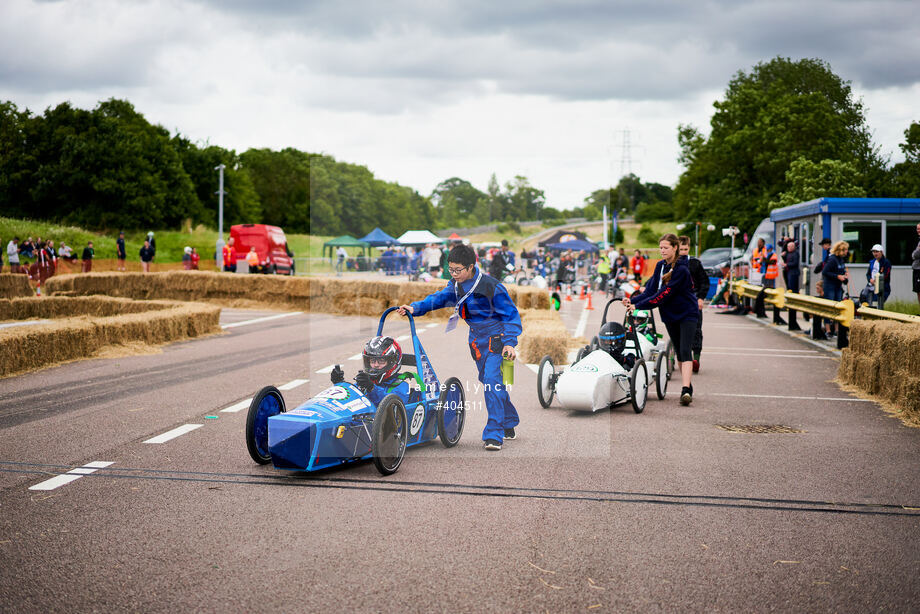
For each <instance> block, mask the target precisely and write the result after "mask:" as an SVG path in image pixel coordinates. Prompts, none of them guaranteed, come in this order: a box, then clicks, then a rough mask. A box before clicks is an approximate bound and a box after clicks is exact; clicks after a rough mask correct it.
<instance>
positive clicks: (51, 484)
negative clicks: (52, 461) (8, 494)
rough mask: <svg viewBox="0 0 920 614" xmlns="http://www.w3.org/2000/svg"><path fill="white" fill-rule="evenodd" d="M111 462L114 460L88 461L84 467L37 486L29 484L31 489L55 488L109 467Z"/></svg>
mask: <svg viewBox="0 0 920 614" xmlns="http://www.w3.org/2000/svg"><path fill="white" fill-rule="evenodd" d="M111 464H112V462H110V461H93V462H91V463H86V464H85V465H83V466H82V467H77V468H75V469H71V470H70V471H68V472H67V473H62V474H61V475H56V476H54V477H53V478H51V479H48V480H45V481H44V482H39V483H38V484H36V485H35V486H29V490H54V489H55V488H58V487H60V486H63V485H64V484H70V483H71V482H73V481H76V480H79V479H80V478H82V477H83V476H84V475H89V474H90V473H94V472H95V471H96V470H97V469H102V468H103V467H108V466H109V465H111Z"/></svg>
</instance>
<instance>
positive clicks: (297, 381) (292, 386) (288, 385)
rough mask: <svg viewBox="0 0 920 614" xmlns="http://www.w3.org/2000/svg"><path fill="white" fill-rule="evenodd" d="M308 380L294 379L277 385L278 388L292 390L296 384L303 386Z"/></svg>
mask: <svg viewBox="0 0 920 614" xmlns="http://www.w3.org/2000/svg"><path fill="white" fill-rule="evenodd" d="M309 381H310V380H308V379H295V380H292V381H290V382H288V383H287V384H285V385H284V386H278V390H293V389H294V388H297V387H298V386H303V385H304V384H306V383H307V382H309Z"/></svg>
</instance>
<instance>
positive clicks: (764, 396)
mask: <svg viewBox="0 0 920 614" xmlns="http://www.w3.org/2000/svg"><path fill="white" fill-rule="evenodd" d="M703 395H705V396H713V397H742V398H745V399H794V400H805V401H852V402H853V403H874V402H875V401H871V400H869V399H853V398H850V397H794V396H783V395H779V394H735V393H731V392H709V393H703ZM701 396H702V395H701Z"/></svg>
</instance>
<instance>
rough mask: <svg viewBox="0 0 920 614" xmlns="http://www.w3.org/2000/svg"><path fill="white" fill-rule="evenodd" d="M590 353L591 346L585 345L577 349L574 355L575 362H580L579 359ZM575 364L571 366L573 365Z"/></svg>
mask: <svg viewBox="0 0 920 614" xmlns="http://www.w3.org/2000/svg"><path fill="white" fill-rule="evenodd" d="M590 353H591V346H589V345H585V346H582V347H580V348H578V353H577V354H575V362H581V359H582V358H584V357H585V356H587V355H588V354H590ZM575 362H573V363H572V364H573V365H574V364H575Z"/></svg>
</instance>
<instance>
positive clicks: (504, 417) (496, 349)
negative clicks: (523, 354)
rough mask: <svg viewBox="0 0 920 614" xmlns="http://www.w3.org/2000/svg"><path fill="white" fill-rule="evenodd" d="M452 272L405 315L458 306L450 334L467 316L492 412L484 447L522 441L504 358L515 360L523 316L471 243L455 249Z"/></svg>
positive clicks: (449, 262) (450, 258) (449, 266)
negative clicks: (481, 265) (506, 381)
mask: <svg viewBox="0 0 920 614" xmlns="http://www.w3.org/2000/svg"><path fill="white" fill-rule="evenodd" d="M447 270H448V272H449V273H450V276H451V278H452V280H451V281H450V282H448V283H447V285H446V286H445V287H444V289H443V290H441V291H439V292H435V293H434V294H429V295H428V296H427V297H425V298H424V299H422V300H420V301H415V302H414V303H410V304H408V305H400V306H399V309H398V311H399V313H400V314H401V315H405V314H406V313H411V314H412V315H414V316H416V317H417V316H421V315H424V314H426V313H428V312H429V311H434V310H435V309H441V308H444V307H453V308H454V314H453V315H452V316H451V317H450V319H449V320H448V322H447V329H446V330H447V332H450V331H452V330H453V329H454V328H456V326H457V323H458V322H459V320H461V319H462V320H464V321H465V322H466V323H467V324H468V325H469V327H470V333H469V337H468V341H469V347H470V354H472V356H473V360H474V361H476V368H477V369H478V370H479V381H480V382H482V383H483V395H484V396H485V401H486V411H487V412H488V414H489V419H488V421H487V422H486V427H485V429H483V431H482V440H483V445H484V447H485V449H486V450H492V451H495V450H501V449H502V441H503V440H504V439H517V433H516V432H515V430H514V429H515V427H516V426H517V425H518V424H519V423H520V419H519V418H518V413H517V409H515V407H514V405H513V404H512V403H511V397H509V396H508V391H507V390H506V389H505V385H504V384H503V383H502V373H501V365H502V360H503V359H508V360H514V358H515V349H514V348H515V347H516V346H517V343H518V337H519V336H520V334H521V316H520V314H519V313H518V310H517V307H515V305H514V302H513V301H512V300H511V296H510V295H509V294H508V291H507V290H506V289H505V286H503V285H502V284H501V283H499V281H498V280H497V279H495V278H494V277H490V276H489V275H486V274H484V273H483V272H482V271H481V270H480V269H479V267H477V266H476V252H474V251H473V248H471V247H470V246H468V245H457V246H456V247H454V248H453V249H451V250H450V255H449V256H448V257H447Z"/></svg>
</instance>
